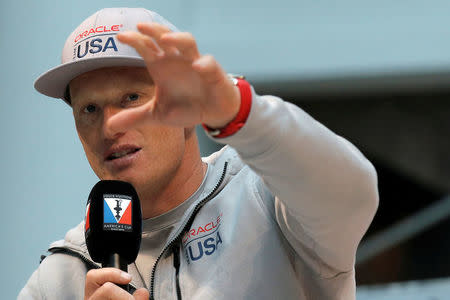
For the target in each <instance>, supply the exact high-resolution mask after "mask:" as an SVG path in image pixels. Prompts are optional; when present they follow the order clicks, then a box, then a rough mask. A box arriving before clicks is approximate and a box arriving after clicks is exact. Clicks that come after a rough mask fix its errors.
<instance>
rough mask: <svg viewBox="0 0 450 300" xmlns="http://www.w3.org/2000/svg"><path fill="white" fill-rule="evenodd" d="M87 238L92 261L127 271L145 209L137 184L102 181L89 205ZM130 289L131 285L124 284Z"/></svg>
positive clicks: (134, 258) (135, 254)
mask: <svg viewBox="0 0 450 300" xmlns="http://www.w3.org/2000/svg"><path fill="white" fill-rule="evenodd" d="M85 221H86V222H85V238H86V245H87V248H88V251H89V255H90V256H91V258H92V260H93V261H95V262H97V263H101V264H102V268H106V267H113V268H118V269H121V270H122V271H125V272H128V265H129V264H131V263H132V262H134V261H135V260H136V257H137V255H138V252H139V247H140V245H141V235H142V212H141V204H140V201H139V197H138V195H137V193H136V190H135V189H134V187H133V186H132V185H131V184H130V183H128V182H124V181H118V180H101V181H99V182H98V183H97V184H96V185H95V186H94V187H93V188H92V191H91V193H90V194H89V199H88V201H87V204H86V220H85ZM121 287H122V288H124V289H125V290H127V291H128V285H125V286H121Z"/></svg>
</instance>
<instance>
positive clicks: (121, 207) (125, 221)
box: [103, 194, 132, 231]
mask: <svg viewBox="0 0 450 300" xmlns="http://www.w3.org/2000/svg"><path fill="white" fill-rule="evenodd" d="M103 199H104V201H103V230H113V231H131V225H132V223H131V220H132V216H131V211H132V207H131V206H132V203H131V197H129V196H125V195H112V194H105V195H103Z"/></svg>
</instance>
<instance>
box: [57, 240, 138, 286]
mask: <svg viewBox="0 0 450 300" xmlns="http://www.w3.org/2000/svg"><path fill="white" fill-rule="evenodd" d="M49 251H50V252H53V253H63V254H67V255H71V256H75V257H77V258H79V259H81V260H82V261H83V262H84V263H85V264H86V265H88V267H90V268H91V269H101V268H100V267H99V266H97V265H96V264H95V263H94V262H93V261H92V260H90V259H89V258H87V257H86V256H84V255H83V254H81V253H79V252H77V251H73V250H69V249H67V248H63V247H53V248H50V249H49ZM128 285H129V286H130V288H129V293H130V294H133V293H134V291H135V290H136V287H135V286H134V285H132V284H128Z"/></svg>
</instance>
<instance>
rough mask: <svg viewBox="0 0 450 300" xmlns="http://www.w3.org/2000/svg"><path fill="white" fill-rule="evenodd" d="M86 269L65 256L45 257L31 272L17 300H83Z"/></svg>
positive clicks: (78, 261) (68, 256)
mask: <svg viewBox="0 0 450 300" xmlns="http://www.w3.org/2000/svg"><path fill="white" fill-rule="evenodd" d="M86 272H87V268H86V266H85V264H84V263H83V262H82V261H81V260H80V259H78V258H76V257H73V256H70V255H66V254H58V253H57V254H52V255H49V256H47V257H46V258H45V259H44V260H43V261H42V262H41V264H40V265H39V268H38V269H37V270H35V271H34V272H33V274H32V275H31V277H30V279H29V280H28V282H27V283H26V285H25V286H24V287H23V289H22V290H21V291H20V293H19V295H18V297H17V299H18V300H25V299H27V300H28V299H33V300H37V299H46V300H50V299H55V300H56V299H58V300H62V299H83V297H84V296H83V295H84V282H85V276H86Z"/></svg>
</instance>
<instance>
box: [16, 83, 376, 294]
mask: <svg viewBox="0 0 450 300" xmlns="http://www.w3.org/2000/svg"><path fill="white" fill-rule="evenodd" d="M218 141H219V142H221V143H227V144H229V145H230V146H231V147H225V148H223V149H222V150H221V151H219V152H217V153H215V154H213V155H211V156H210V157H208V158H206V159H205V161H207V162H208V164H209V166H210V168H213V169H212V172H208V174H211V175H210V176H208V178H207V179H206V182H205V187H204V191H203V193H202V194H201V195H200V196H199V197H198V199H197V200H196V201H195V202H194V204H193V205H192V206H191V207H190V208H189V209H188V210H187V211H186V212H185V215H184V217H183V221H182V222H180V225H179V227H178V228H176V229H175V230H174V231H173V232H172V233H171V236H170V237H169V239H168V241H167V243H166V247H165V248H164V250H163V251H162V253H161V255H160V258H159V259H158V261H157V263H156V264H155V267H154V274H153V275H154V276H152V282H151V286H152V287H153V288H151V298H152V299H153V298H154V299H181V298H180V296H181V297H182V299H189V300H191V299H192V300H200V299H205V300H206V299H208V300H210V299H234V300H238V299H258V300H262V299H271V300H272V299H283V300H285V299H304V300H307V299H308V300H310V299H314V300H316V299H342V300H351V299H355V272H354V262H355V253H356V249H357V246H358V243H359V241H360V240H361V238H362V236H363V234H364V233H365V231H366V230H367V228H368V226H369V224H370V222H371V220H372V218H373V216H374V214H375V211H376V208H377V205H378V192H377V178H376V172H375V170H374V168H373V166H372V165H371V164H370V162H369V161H368V160H367V159H366V158H364V156H363V155H362V154H361V153H360V152H359V151H358V150H357V149H356V148H355V147H354V146H353V145H352V144H350V143H349V142H348V141H346V140H345V139H343V138H341V137H339V136H337V135H335V134H334V133H332V132H331V131H330V130H328V129H327V128H325V127H324V126H323V125H321V124H320V123H318V122H317V121H315V120H314V119H313V118H311V117H310V116H309V115H308V114H306V113H305V112H304V111H303V110H301V109H300V108H298V107H297V106H295V105H292V104H290V103H287V102H284V101H283V100H281V99H279V98H277V97H273V96H258V95H256V94H255V93H254V92H253V99H252V108H251V112H250V115H249V117H248V119H247V122H246V124H245V126H244V127H243V128H241V129H240V130H239V131H238V132H237V133H235V134H234V135H232V136H230V137H227V138H223V139H220V140H218ZM208 194H209V195H208ZM205 197H206V199H205ZM50 251H51V252H54V254H52V255H50V256H48V257H47V258H46V259H44V260H43V262H42V263H41V265H40V266H39V268H38V269H37V270H36V271H35V272H34V273H33V275H32V276H31V278H30V279H29V281H28V283H27V285H26V286H25V287H24V289H23V290H22V291H21V293H20V295H19V299H82V298H83V295H84V280H85V274H86V272H87V269H88V268H92V267H98V266H97V265H95V264H94V263H93V262H92V261H90V258H89V254H88V253H87V249H86V245H85V241H84V232H83V224H82V223H81V224H80V225H79V226H78V227H76V228H74V229H72V230H71V231H69V232H68V233H67V235H66V238H65V240H63V241H58V242H55V243H53V244H52V245H51V247H50ZM80 258H81V259H80ZM129 271H130V273H131V275H132V276H133V278H134V279H133V281H132V285H133V286H134V287H136V288H139V287H143V286H144V284H143V283H142V282H139V278H140V276H138V275H137V274H136V272H137V271H136V270H135V269H134V268H130V270H129ZM177 274H178V276H177ZM177 294H178V296H177ZM177 297H178V298H177Z"/></svg>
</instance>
